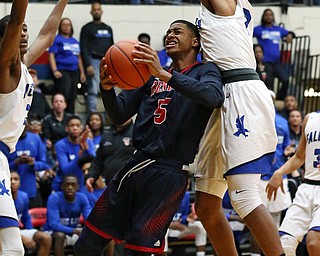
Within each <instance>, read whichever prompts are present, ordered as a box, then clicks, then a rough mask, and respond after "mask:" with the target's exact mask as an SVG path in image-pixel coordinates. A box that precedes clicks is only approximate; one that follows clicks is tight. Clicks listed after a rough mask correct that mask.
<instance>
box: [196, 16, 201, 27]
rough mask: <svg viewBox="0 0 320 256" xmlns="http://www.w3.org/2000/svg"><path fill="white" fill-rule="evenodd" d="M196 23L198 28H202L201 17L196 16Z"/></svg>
mask: <svg viewBox="0 0 320 256" xmlns="http://www.w3.org/2000/svg"><path fill="white" fill-rule="evenodd" d="M195 25H196V27H197V28H198V29H201V19H199V18H196V22H195Z"/></svg>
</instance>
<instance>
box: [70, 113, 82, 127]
mask: <svg viewBox="0 0 320 256" xmlns="http://www.w3.org/2000/svg"><path fill="white" fill-rule="evenodd" d="M74 119H75V120H79V121H80V123H81V124H82V120H81V118H80V116H77V115H72V116H70V117H69V118H68V119H67V126H68V125H69V123H70V121H71V120H74Z"/></svg>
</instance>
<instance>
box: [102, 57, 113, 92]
mask: <svg viewBox="0 0 320 256" xmlns="http://www.w3.org/2000/svg"><path fill="white" fill-rule="evenodd" d="M100 83H101V87H102V88H103V89H104V90H106V91H108V90H111V89H112V88H113V87H114V86H115V85H116V83H115V81H113V80H112V76H111V75H110V74H109V71H108V66H107V64H105V58H102V60H101V62H100Z"/></svg>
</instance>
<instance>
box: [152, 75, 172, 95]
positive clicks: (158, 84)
mask: <svg viewBox="0 0 320 256" xmlns="http://www.w3.org/2000/svg"><path fill="white" fill-rule="evenodd" d="M171 90H172V87H171V86H170V85H168V84H167V83H166V82H163V81H160V80H159V79H155V80H154V82H153V84H152V86H151V94H150V97H152V96H153V95H155V94H157V93H161V92H170V91H171Z"/></svg>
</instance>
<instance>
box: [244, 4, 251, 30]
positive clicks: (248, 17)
mask: <svg viewBox="0 0 320 256" xmlns="http://www.w3.org/2000/svg"><path fill="white" fill-rule="evenodd" d="M243 13H244V17H245V18H246V22H245V23H244V24H245V25H246V28H247V27H248V26H249V23H250V21H251V19H252V16H251V13H250V11H249V10H248V9H246V8H243Z"/></svg>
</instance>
